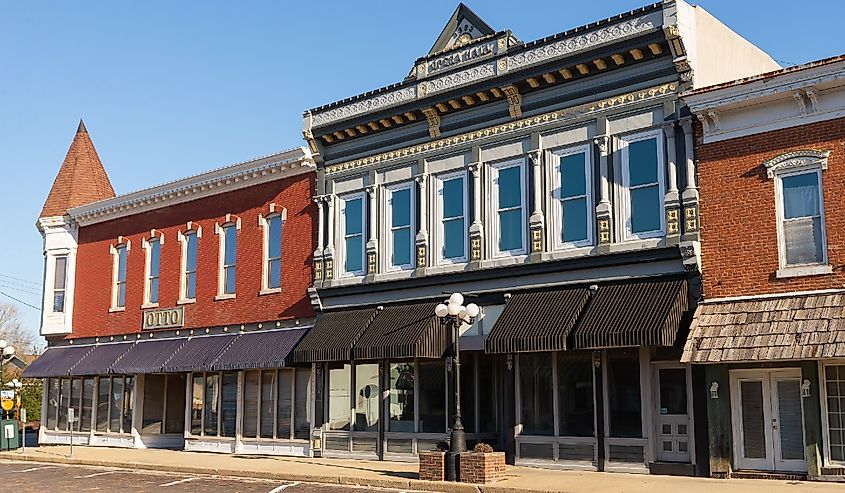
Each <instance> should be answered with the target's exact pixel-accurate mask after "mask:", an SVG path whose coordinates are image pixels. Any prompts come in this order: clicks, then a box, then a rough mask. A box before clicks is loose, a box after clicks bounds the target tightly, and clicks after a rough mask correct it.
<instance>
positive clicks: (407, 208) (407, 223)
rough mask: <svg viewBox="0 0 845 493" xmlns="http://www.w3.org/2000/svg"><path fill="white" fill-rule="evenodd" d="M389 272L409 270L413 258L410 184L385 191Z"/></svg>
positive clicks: (411, 194)
mask: <svg viewBox="0 0 845 493" xmlns="http://www.w3.org/2000/svg"><path fill="white" fill-rule="evenodd" d="M387 193H388V199H387V203H388V208H387V212H388V221H387V222H388V224H389V227H390V231H389V234H388V251H389V252H390V253H389V255H390V260H389V262H390V264H389V266H388V269H389V270H398V269H410V268H412V267H413V258H414V228H413V202H412V199H413V193H412V188H411V184H410V183H405V184H402V185H397V186H394V187H390V188H388V189H387Z"/></svg>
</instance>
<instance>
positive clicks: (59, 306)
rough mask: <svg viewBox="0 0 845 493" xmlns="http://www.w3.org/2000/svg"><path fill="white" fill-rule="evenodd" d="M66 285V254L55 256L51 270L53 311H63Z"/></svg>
mask: <svg viewBox="0 0 845 493" xmlns="http://www.w3.org/2000/svg"><path fill="white" fill-rule="evenodd" d="M66 287H67V256H66V255H62V256H59V257H56V265H55V269H54V270H53V311H54V312H56V313H60V312H63V311H65V289H66Z"/></svg>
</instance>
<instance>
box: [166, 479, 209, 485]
mask: <svg viewBox="0 0 845 493" xmlns="http://www.w3.org/2000/svg"><path fill="white" fill-rule="evenodd" d="M197 479H201V478H185V479H178V480H176V481H171V482H169V483H164V484H160V485H159V486H175V485H177V484H182V483H187V482H188V481H196V480H197Z"/></svg>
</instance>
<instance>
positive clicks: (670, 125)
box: [662, 121, 675, 139]
mask: <svg viewBox="0 0 845 493" xmlns="http://www.w3.org/2000/svg"><path fill="white" fill-rule="evenodd" d="M662 127H663V131H664V132H665V133H666V138H668V139H672V138H674V137H675V122H674V121H671V122H665V123H664V124H663V125H662Z"/></svg>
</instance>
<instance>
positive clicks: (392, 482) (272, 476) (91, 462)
mask: <svg viewBox="0 0 845 493" xmlns="http://www.w3.org/2000/svg"><path fill="white" fill-rule="evenodd" d="M0 458H2V459H8V460H15V461H21V462H40V463H47V464H68V465H79V466H96V467H115V468H120V469H132V470H140V471H157V472H162V471H163V467H162V465H160V464H149V463H144V462H121V461H107V460H96V459H78V458H74V457H62V456H43V457H35V456H32V455H21V454H19V453H17V452H3V453H0ZM166 471H167V472H177V473H181V474H205V475H213V476H227V477H235V478H250V479H269V480H274V481H299V482H301V483H322V484H336V485H343V486H362V487H374V488H392V489H400V490H416V491H431V492H439V493H514V492H519V493H547V492H544V491H542V490H536V491H535V490H527V489H521V488H508V487H502V486H489V485H475V484H469V483H449V482H442V481H420V480H418V479H399V478H360V477H352V476H317V475H308V474H296V473H287V472H270V471H247V470H241V469H217V468H213V467H201V466H180V465H170V466H167V469H166ZM556 493H560V492H556Z"/></svg>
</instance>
